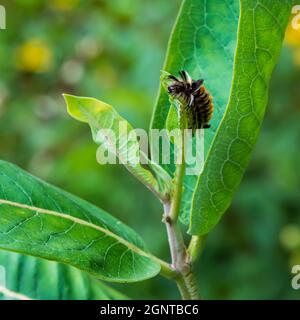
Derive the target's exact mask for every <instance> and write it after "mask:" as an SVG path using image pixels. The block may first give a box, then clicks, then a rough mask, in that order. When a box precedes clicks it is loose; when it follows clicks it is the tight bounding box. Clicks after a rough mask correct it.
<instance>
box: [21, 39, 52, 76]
mask: <svg viewBox="0 0 300 320" xmlns="http://www.w3.org/2000/svg"><path fill="white" fill-rule="evenodd" d="M51 60H52V52H51V50H50V49H49V47H48V46H47V45H46V44H45V43H44V42H43V41H41V40H38V39H32V40H29V41H27V42H25V43H24V44H23V45H21V46H20V47H19V48H18V49H17V52H16V66H17V68H18V69H20V70H22V71H26V72H34V73H40V72H46V71H47V70H49V68H50V66H51Z"/></svg>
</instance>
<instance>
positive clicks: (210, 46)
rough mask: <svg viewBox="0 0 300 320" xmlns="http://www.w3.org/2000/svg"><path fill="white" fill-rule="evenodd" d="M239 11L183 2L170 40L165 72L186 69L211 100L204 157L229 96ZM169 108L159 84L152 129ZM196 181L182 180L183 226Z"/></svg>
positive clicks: (197, 0)
mask: <svg viewBox="0 0 300 320" xmlns="http://www.w3.org/2000/svg"><path fill="white" fill-rule="evenodd" d="M238 11H239V2H238V1H234V0H228V1H219V0H211V1H201V0H185V1H183V4H182V7H181V10H180V12H179V15H178V19H177V21H176V24H175V26H174V30H173V33H172V36H171V38H170V43H169V48H168V52H167V57H166V62H165V66H164V70H166V71H168V72H169V73H171V74H174V75H177V74H178V71H179V70H187V71H188V72H189V73H190V74H191V76H192V77H193V78H195V79H196V78H197V79H199V78H203V79H204V84H205V86H206V88H207V89H208V91H209V92H210V93H211V95H212V96H213V99H214V105H215V113H214V117H213V119H212V122H211V124H212V127H211V129H209V130H205V145H204V153H205V155H204V156H205V158H206V156H207V152H208V149H209V147H210V145H211V143H212V140H213V138H214V136H215V134H216V130H217V128H218V126H219V123H220V121H221V119H222V116H223V114H224V112H225V108H226V103H227V101H228V97H229V92H230V82H231V78H232V68H233V57H234V50H235V45H236V32H237V25H238ZM169 106H170V103H169V97H168V94H167V92H166V90H165V88H164V87H163V83H162V84H161V87H160V91H159V96H158V100H157V105H156V107H155V112H154V114H153V119H152V128H155V129H163V128H165V127H167V124H166V121H167V117H168V113H169ZM166 170H168V172H172V171H174V166H172V164H170V165H169V166H166ZM197 179H198V176H197V175H187V176H186V177H185V179H184V193H183V200H182V206H181V221H182V222H183V223H184V224H188V223H189V220H190V219H189V218H190V210H191V199H192V195H193V192H194V189H195V186H196V183H197Z"/></svg>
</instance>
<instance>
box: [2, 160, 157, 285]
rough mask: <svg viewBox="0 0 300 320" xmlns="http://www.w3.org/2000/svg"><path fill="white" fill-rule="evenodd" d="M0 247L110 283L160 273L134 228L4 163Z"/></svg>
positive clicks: (138, 278) (139, 278)
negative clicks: (63, 265)
mask: <svg viewBox="0 0 300 320" xmlns="http://www.w3.org/2000/svg"><path fill="white" fill-rule="evenodd" d="M0 248H1V249H6V250H10V251H16V252H20V253H24V254H28V255H33V256H36V257H41V258H45V259H49V260H55V261H58V262H62V263H65V264H70V265H72V266H74V267H77V268H78V269H81V270H84V271H87V272H89V273H90V274H92V275H94V276H96V277H98V278H101V279H104V280H108V281H120V282H132V281H141V280H144V279H148V278H151V277H153V276H155V275H156V274H157V273H158V272H159V271H160V266H159V264H157V263H156V262H155V261H154V260H153V259H154V258H152V256H150V255H149V254H148V253H147V252H146V251H145V249H144V244H143V241H142V240H141V238H140V237H139V236H138V235H137V234H136V233H135V232H134V231H133V230H132V229H130V228H129V227H127V226H126V225H124V224H123V223H121V222H120V221H118V220H117V219H115V218H113V217H112V216H110V215H109V214H107V213H106V212H104V211H103V210H101V209H98V208H97V207H95V206H93V205H91V204H89V203H88V202H86V201H84V200H81V199H79V198H77V197H75V196H73V195H71V194H69V193H66V192H64V191H62V190H60V189H58V188H56V187H53V186H51V185H49V184H47V183H45V182H42V181H41V180H39V179H37V178H35V177H33V176H31V175H30V174H28V173H26V172H25V171H23V170H21V169H19V168H18V167H16V166H14V165H12V164H9V163H7V162H4V161H0Z"/></svg>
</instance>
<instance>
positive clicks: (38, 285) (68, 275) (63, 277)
mask: <svg viewBox="0 0 300 320" xmlns="http://www.w3.org/2000/svg"><path fill="white" fill-rule="evenodd" d="M1 270H2V272H3V270H5V276H4V272H3V275H2V281H3V283H0V299H9V300H10V299H35V300H36V299H37V300H117V299H118V300H119V299H126V298H127V297H126V296H124V295H123V294H121V293H119V292H117V291H115V290H114V289H111V288H109V287H108V286H106V285H104V284H103V283H101V282H100V281H99V280H97V279H95V278H94V277H91V276H90V275H88V274H86V273H84V272H82V271H79V270H78V269H75V268H73V267H70V266H66V265H63V264H60V263H57V262H53V261H47V260H43V259H39V258H35V257H30V256H24V255H21V254H18V253H14V252H8V251H1V250H0V272H1ZM0 278H1V275H0ZM4 278H5V279H4Z"/></svg>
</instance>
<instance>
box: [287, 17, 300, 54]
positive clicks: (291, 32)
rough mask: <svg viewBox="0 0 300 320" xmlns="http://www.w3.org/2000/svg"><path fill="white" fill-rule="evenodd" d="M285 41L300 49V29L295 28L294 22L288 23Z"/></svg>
mask: <svg viewBox="0 0 300 320" xmlns="http://www.w3.org/2000/svg"><path fill="white" fill-rule="evenodd" d="M284 41H285V43H286V44H288V45H289V46H292V47H299V48H300V29H295V28H293V25H292V21H290V22H289V23H288V26H287V29H286V32H285V38H284Z"/></svg>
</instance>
